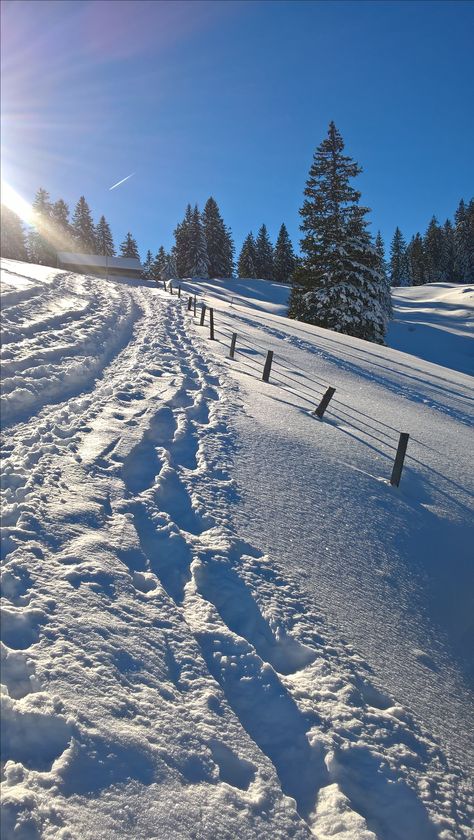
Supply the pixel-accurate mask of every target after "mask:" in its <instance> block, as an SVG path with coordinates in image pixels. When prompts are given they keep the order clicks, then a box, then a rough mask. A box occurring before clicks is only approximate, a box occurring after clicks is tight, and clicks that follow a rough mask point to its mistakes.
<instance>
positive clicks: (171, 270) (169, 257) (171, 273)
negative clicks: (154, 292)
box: [161, 249, 178, 281]
mask: <svg viewBox="0 0 474 840" xmlns="http://www.w3.org/2000/svg"><path fill="white" fill-rule="evenodd" d="M161 279H162V280H166V281H168V280H176V279H178V271H177V267H176V258H175V255H174V251H173V249H171V252H170V253H169V254H165V263H164V268H163V271H162V278H161Z"/></svg>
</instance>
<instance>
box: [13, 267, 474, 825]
mask: <svg viewBox="0 0 474 840" xmlns="http://www.w3.org/2000/svg"><path fill="white" fill-rule="evenodd" d="M2 266H3V272H2V301H3V329H4V344H3V350H2V359H3V364H4V372H3V380H4V383H3V384H4V390H3V396H2V418H3V424H4V433H3V441H2V486H3V517H2V557H3V572H2V593H3V611H2V683H3V684H4V689H3V690H4V695H3V698H4V702H3V718H2V727H3V728H2V739H3V757H4V761H5V766H4V785H3V812H2V829H3V836H4V837H5V838H7V840H9V838H22V840H30V838H61V840H67V839H68V838H79V837H80V838H91V840H92V838H94V840H95V838H107V840H108V838H111V839H112V838H120V837H133V838H143V840H145V838H188V837H189V838H219V840H220V838H229V840H230V838H234V837H236V836H241V837H245V838H263V837H265V838H287V837H294V838H296V837H298V838H300V837H301V838H303V837H311V836H314V837H316V838H320V840H326V838H334V837H336V838H338V840H349V838H360V840H369V838H370V840H373V838H378V840H425V838H426V839H427V838H435V837H440V838H443V840H451V838H452V840H454V839H455V838H467V837H471V836H472V834H471V825H472V810H471V809H470V793H471V792H470V786H469V775H470V772H471V771H472V760H471V759H472V752H471V749H472V735H471V730H470V720H471V719H472V718H471V715H472V706H471V705H470V701H469V696H470V695H469V691H470V684H471V677H470V675H471V674H472V654H471V638H472V603H471V602H470V597H471V596H472V565H471V560H472V557H471V554H472V550H471V546H472V471H471V470H470V467H471V466H472V465H471V464H470V463H469V462H470V461H471V449H472V447H471V446H470V444H471V437H472V432H471V425H470V424H472V400H473V388H472V380H471V379H470V378H469V377H468V376H467V375H466V374H465V373H462V372H459V371H455V370H448V369H447V368H445V367H440V366H438V365H435V364H432V363H430V362H428V361H423V360H420V359H417V358H414V357H413V356H411V355H409V354H408V353H400V352H397V351H396V350H393V349H389V348H382V347H378V346H374V345H370V344H367V343H365V342H362V341H358V340H356V339H350V338H347V337H345V336H340V335H335V334H334V333H331V332H329V331H326V330H320V329H317V328H314V327H308V326H306V325H303V324H298V323H295V322H291V321H289V320H288V319H286V318H284V317H282V315H283V311H284V306H285V303H286V300H285V295H286V294H287V289H286V291H285V287H279V288H274V287H276V286H277V284H265V285H262V284H264V281H246V282H244V283H237V282H235V281H227V282H221V283H219V282H217V281H210V282H208V283H206V284H205V285H201V286H200V287H198V286H197V285H196V284H194V285H192V286H191V285H189V286H186V284H183V291H186V290H192V291H197V293H198V294H199V295H200V297H202V296H204V297H205V299H206V302H207V304H211V305H212V304H215V313H214V314H215V322H216V340H215V341H214V342H211V341H210V340H209V338H208V326H207V323H208V322H207V318H206V325H205V326H204V327H199V318H196V319H194V318H193V316H192V313H190V312H188V310H187V306H186V302H187V299H186V296H185V295H184V294H183V296H182V298H181V300H179V299H178V298H177V296H176V295H174V296H170V295H169V294H167V293H165V292H164V291H161V290H157V289H155V288H151V287H150V285H147V284H146V283H143V284H140V285H139V284H128V283H125V282H122V283H121V282H118V281H115V282H107V281H106V280H102V279H97V278H94V277H86V276H82V275H77V274H70V273H67V272H65V271H58V270H53V269H48V268H45V267H39V266H31V265H28V264H22V263H17V262H15V261H7V260H5V261H2ZM441 307H442V301H441V302H440V308H441ZM463 317H464V316H463ZM454 320H455V318H454V316H453V318H452V321H453V323H452V327H453V331H454V330H455V329H456V327H455V324H454ZM460 329H461V326H460ZM462 329H464V328H463V327H462ZM234 331H236V332H237V333H238V339H237V353H236V357H235V359H234V360H230V359H229V358H228V347H229V340H230V335H231V333H232V332H234ZM268 349H272V350H273V351H274V367H273V370H272V375H271V378H270V382H269V383H263V382H262V381H261V371H262V365H263V360H264V356H265V352H266V350H268ZM327 385H333V386H335V387H336V389H337V390H336V394H335V396H334V398H333V401H332V402H331V404H330V406H329V408H328V411H327V414H326V415H325V419H324V420H322V421H320V420H317V419H315V418H314V416H312V414H311V411H312V409H313V408H314V406H315V404H316V403H317V401H318V400H319V398H320V396H321V394H322V393H323V392H324V390H325V388H326V387H327ZM398 431H408V432H410V434H411V437H410V442H409V449H408V456H407V462H406V467H405V471H404V474H403V476H402V482H401V485H400V488H398V489H395V488H393V487H391V486H390V484H389V483H388V478H389V476H390V470H391V465H392V462H393V455H394V449H395V446H396V442H397V438H398Z"/></svg>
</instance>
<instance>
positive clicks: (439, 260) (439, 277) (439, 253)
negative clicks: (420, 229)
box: [423, 216, 446, 283]
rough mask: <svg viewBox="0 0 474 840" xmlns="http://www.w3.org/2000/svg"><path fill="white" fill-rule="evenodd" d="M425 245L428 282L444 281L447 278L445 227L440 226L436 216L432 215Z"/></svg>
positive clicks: (425, 237) (424, 241)
mask: <svg viewBox="0 0 474 840" xmlns="http://www.w3.org/2000/svg"><path fill="white" fill-rule="evenodd" d="M423 245H424V249H425V258H426V273H427V277H428V281H427V282H428V283H440V282H444V280H445V279H446V276H445V248H444V236H443V229H442V228H441V227H440V226H439V224H438V220H437V218H436V216H432V217H431V221H430V223H429V225H428V229H427V231H426V233H425V236H424V240H423Z"/></svg>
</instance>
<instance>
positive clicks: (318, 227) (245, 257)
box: [1, 122, 474, 342]
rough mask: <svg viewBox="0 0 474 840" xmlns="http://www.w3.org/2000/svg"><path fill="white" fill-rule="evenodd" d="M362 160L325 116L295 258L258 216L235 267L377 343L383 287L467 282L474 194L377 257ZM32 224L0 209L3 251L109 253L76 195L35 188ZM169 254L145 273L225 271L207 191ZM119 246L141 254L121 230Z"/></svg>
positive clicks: (223, 230)
mask: <svg viewBox="0 0 474 840" xmlns="http://www.w3.org/2000/svg"><path fill="white" fill-rule="evenodd" d="M361 172H362V169H361V167H360V166H359V164H358V163H356V162H355V161H354V160H352V158H350V157H349V156H348V155H346V154H345V153H344V141H343V139H342V136H341V134H340V132H339V131H338V129H337V128H336V126H335V124H334V123H333V122H331V123H330V125H329V129H328V133H327V137H326V138H325V140H323V142H322V143H321V144H320V145H319V146H318V147H317V149H316V151H315V153H314V156H313V162H312V166H311V168H310V171H309V176H308V180H307V182H306V188H305V190H304V202H303V205H302V207H301V209H300V215H301V218H302V221H301V225H300V230H301V232H302V235H303V237H302V239H301V241H300V246H301V255H299V256H295V254H294V251H293V247H292V244H291V240H290V238H289V236H288V231H287V229H286V227H285V225H284V224H282V225H281V227H280V231H279V234H278V238H277V241H276V243H275V245H274V246H273V245H272V243H271V241H270V238H269V235H268V231H267V228H266V226H265V224H262V226H261V227H260V229H259V231H258V234H257V237H254V236H253V233H252V232H251V233H249V234H248V236H247V237H246V238H245V240H244V242H243V245H242V249H241V251H240V254H239V257H238V260H237V274H238V276H239V277H243V278H262V279H267V280H276V281H279V282H283V283H289V282H291V286H292V288H291V294H290V302H289V313H288V314H289V316H290V317H292V318H296V319H298V320H302V321H306V322H308V323H311V324H316V325H318V326H322V327H326V328H328V329H332V330H335V331H338V332H341V333H347V334H349V335H353V336H356V337H359V338H363V339H366V340H369V341H375V342H383V340H384V334H385V331H386V327H387V323H388V320H389V318H390V317H391V315H392V304H391V295H390V287H391V286H401V285H421V284H423V283H428V282H441V281H446V282H460V283H470V282H474V199H471V200H470V201H469V203H467V204H466V203H465V202H464V201H463V200H461V201H460V203H459V206H458V208H457V210H456V213H455V215H454V224H453V223H452V222H451V221H450V220H449V219H448V220H447V221H446V222H445V224H444V225H442V226H441V225H440V224H439V223H438V221H437V219H436V218H435V217H434V216H433V218H432V219H431V222H430V223H429V225H428V228H427V231H426V233H425V234H424V236H422V235H421V234H420V233H417V234H415V235H414V236H413V237H412V239H411V241H410V243H409V244H408V245H407V244H406V242H405V240H404V238H403V235H402V233H401V231H400V229H399V228H398V227H397V229H396V231H395V234H394V237H393V240H392V243H391V248H390V258H389V260H388V262H387V261H386V259H385V252H384V243H383V240H382V236H381V234H380V232H379V233H378V234H377V236H376V237H375V239H373V237H372V235H371V234H370V232H369V230H368V220H367V216H368V213H369V212H370V211H369V208H368V207H365V206H363V205H361V203H360V200H361V193H360V192H359V190H357V189H356V188H355V187H354V185H353V183H352V182H353V179H354V178H356V177H357V176H358V175H359V174H360V173H361ZM32 211H33V224H32V227H31V229H30V230H29V231H28V233H27V234H25V231H24V229H23V225H22V223H21V221H20V219H19V218H18V217H17V216H16V215H15V214H14V213H12V211H10V210H7V209H6V208H2V240H1V253H2V256H9V257H11V258H13V259H25V258H26V259H30V260H31V261H32V262H35V263H40V264H46V265H56V252H57V251H58V250H69V251H80V252H82V253H90V254H100V255H103V256H105V255H109V256H113V255H114V254H115V247H114V242H113V237H112V233H111V230H110V227H109V225H108V223H107V221H106V219H105V217H104V216H101V217H100V219H99V222H98V223H97V224H96V225H95V224H94V222H93V219H92V215H91V212H90V209H89V207H88V204H87V202H86V200H85V198H84V197H83V196H82V197H81V198H80V199H79V201H78V202H77V204H76V207H75V209H74V213H73V216H72V218H71V219H69V208H68V206H67V204H66V203H65V202H64V201H63V200H62V199H59V200H58V201H56V202H54V203H53V202H51V200H50V197H49V194H48V193H47V192H46V190H44V189H40V190H38V193H37V195H36V197H35V200H34V202H33V206H32ZM174 240H175V241H174V245H173V246H172V248H171V249H170V251H169V253H167V252H166V251H165V249H164V248H163V246H161V247H160V248H159V249H158V252H157V253H156V255H155V256H153V253H152V252H151V250H148V252H147V255H146V259H145V261H144V267H143V270H144V276H145V277H147V278H149V279H152V280H155V281H160V280H168V279H172V278H185V277H194V278H202V279H206V278H208V277H221V278H222V277H233V276H234V274H235V261H234V255H235V247H234V242H233V239H232V233H231V230H230V228H229V227H227V225H226V224H225V223H224V220H223V218H222V215H221V213H220V210H219V207H218V205H217V202H216V201H215V199H214V198H213V197H210V198H209V199H208V201H207V202H206V204H205V207H204V210H203V211H202V212H200V210H199V208H198V206H197V205H195V206H194V207H192V206H191V204H188V206H187V208H186V211H185V214H184V218H183V220H182V221H181V222H180V223H179V224H178V225H177V226H176V228H175V231H174ZM120 254H121V255H122V256H125V257H135V258H138V259H139V253H138V248H137V243H136V241H135V239H134V238H133V236H132V235H131V233H128V234H127V236H126V238H125V240H124V242H122V244H121V246H120Z"/></svg>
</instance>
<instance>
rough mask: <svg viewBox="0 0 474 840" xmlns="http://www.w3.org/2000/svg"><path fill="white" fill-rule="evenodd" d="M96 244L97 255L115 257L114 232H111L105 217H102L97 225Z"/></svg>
mask: <svg viewBox="0 0 474 840" xmlns="http://www.w3.org/2000/svg"><path fill="white" fill-rule="evenodd" d="M95 242H96V249H97V254H100V255H101V256H102V257H114V256H115V246H114V240H113V236H112V231H111V230H110V227H109V225H108V223H107V221H106V219H105V216H101V217H100V219H99V221H98V223H97V226H96V229H95Z"/></svg>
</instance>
